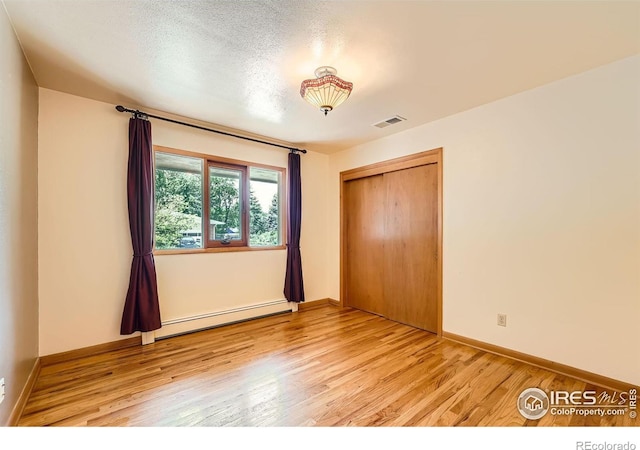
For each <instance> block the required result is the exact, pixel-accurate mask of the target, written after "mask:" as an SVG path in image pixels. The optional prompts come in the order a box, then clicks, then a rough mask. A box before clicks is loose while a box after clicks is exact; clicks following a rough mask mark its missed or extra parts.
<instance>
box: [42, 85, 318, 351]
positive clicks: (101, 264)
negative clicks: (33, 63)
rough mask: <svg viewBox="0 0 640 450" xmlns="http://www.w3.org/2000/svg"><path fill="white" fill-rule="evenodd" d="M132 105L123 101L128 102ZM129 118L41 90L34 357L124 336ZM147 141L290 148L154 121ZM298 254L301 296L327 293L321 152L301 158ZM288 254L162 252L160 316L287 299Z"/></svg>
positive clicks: (241, 154) (223, 149)
mask: <svg viewBox="0 0 640 450" xmlns="http://www.w3.org/2000/svg"><path fill="white" fill-rule="evenodd" d="M127 106H129V105H127ZM128 120H129V116H128V115H126V114H122V113H118V112H116V111H115V109H114V105H111V104H106V103H101V102H97V101H93V100H88V99H85V98H81V97H75V96H72V95H68V94H64V93H60V92H56V91H51V90H48V89H41V90H40V152H39V160H38V165H39V183H40V199H39V200H40V203H39V213H40V220H39V233H40V354H41V355H47V354H52V353H57V352H62V351H66V350H70V349H76V348H81V347H87V346H90V345H95V344H99V343H104V342H110V341H114V340H118V339H122V338H125V337H128V336H120V334H119V330H120V319H121V314H122V307H123V303H124V298H125V295H126V291H127V286H128V281H129V270H130V264H131V254H132V250H131V241H130V236H129V227H128V216H127V202H126V171H127V156H128V142H127V140H128V134H127V133H128V131H127V130H128ZM152 129H153V143H154V144H156V145H162V146H166V147H173V148H179V149H184V150H190V151H194V152H200V153H206V154H212V155H219V156H223V157H228V158H236V159H241V160H245V161H250V162H257V163H263V164H270V165H276V166H280V167H286V165H287V154H288V153H287V151H286V150H280V149H277V148H272V147H269V146H265V145H262V144H256V143H251V142H247V141H242V140H238V139H233V138H229V137H224V136H220V135H216V134H213V133H209V132H205V131H199V130H194V129H192V128H188V127H183V126H179V125H174V124H170V123H167V122H162V121H158V120H153V119H152ZM301 158H302V179H303V187H302V189H303V222H304V226H303V231H302V242H301V252H302V258H303V269H304V275H305V292H306V296H307V298H308V299H309V300H315V299H320V298H326V297H327V280H328V270H327V264H326V261H327V256H328V249H327V248H326V246H325V245H324V241H323V240H322V239H318V236H322V235H324V233H325V232H326V229H327V226H326V220H327V219H326V218H327V199H328V196H327V192H326V190H325V189H324V186H325V184H324V183H325V180H326V178H327V175H328V167H329V166H328V162H329V158H328V157H327V156H326V155H322V154H317V153H315V154H314V153H311V152H310V153H308V154H306V155H302V157H301ZM285 261H286V251H285V250H272V251H258V252H236V253H224V254H222V253H209V254H196V255H193V254H191V255H158V256H156V266H157V274H158V290H159V296H160V308H161V314H162V320H163V321H169V320H174V319H181V318H184V317H191V316H194V315H201V314H209V313H216V312H220V311H225V310H228V309H233V308H239V307H244V306H249V305H254V304H259V303H262V302H268V301H273V300H280V299H283V298H284V296H283V285H284V270H285Z"/></svg>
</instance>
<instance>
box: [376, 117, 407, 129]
mask: <svg viewBox="0 0 640 450" xmlns="http://www.w3.org/2000/svg"><path fill="white" fill-rule="evenodd" d="M403 120H407V119H405V118H404V117H401V116H393V117H391V118H390V119H387V120H383V121H382V122H378V123H374V124H373V126H374V127H378V128H384V127H388V126H389V125H395V124H396V123H398V122H402V121H403Z"/></svg>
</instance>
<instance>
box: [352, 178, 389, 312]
mask: <svg viewBox="0 0 640 450" xmlns="http://www.w3.org/2000/svg"><path fill="white" fill-rule="evenodd" d="M383 183H384V180H383V176H382V175H376V176H371V177H366V178H359V179H356V180H352V181H348V182H346V183H345V186H344V198H343V202H344V207H345V216H344V217H345V221H346V236H345V237H346V239H345V240H346V251H347V255H346V261H347V263H346V271H345V284H346V292H345V293H346V298H345V303H346V305H348V306H351V307H353V308H358V309H362V310H364V311H368V312H371V313H374V314H378V315H384V298H383V295H384V290H383V266H384V264H383V251H384V239H385V233H384V214H385V201H384V196H385V189H384V184H383Z"/></svg>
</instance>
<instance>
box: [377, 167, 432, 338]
mask: <svg viewBox="0 0 640 450" xmlns="http://www.w3.org/2000/svg"><path fill="white" fill-rule="evenodd" d="M383 177H384V187H385V191H386V195H385V197H386V203H385V211H384V214H383V217H384V223H385V226H384V235H385V244H384V304H385V306H384V308H385V315H386V316H387V317H388V318H389V319H391V320H395V321H398V322H401V323H405V324H407V325H411V326H415V327H417V328H421V329H424V330H427V331H431V332H434V333H437V328H438V306H437V305H438V299H437V295H438V278H437V277H438V270H437V267H438V266H437V250H438V168H437V165H436V164H429V165H423V166H419V167H413V168H410V169H404V170H398V171H395V172H388V173H385V174H384V175H383Z"/></svg>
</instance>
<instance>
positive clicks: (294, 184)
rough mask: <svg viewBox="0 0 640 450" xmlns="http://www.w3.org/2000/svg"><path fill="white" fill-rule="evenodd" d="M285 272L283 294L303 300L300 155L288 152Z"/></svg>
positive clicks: (294, 299)
mask: <svg viewBox="0 0 640 450" xmlns="http://www.w3.org/2000/svg"><path fill="white" fill-rule="evenodd" d="M287 217H288V222H287V274H286V275H285V279H284V296H285V297H286V298H287V300H289V301H290V302H296V303H300V302H304V286H303V283H302V260H301V258H300V226H301V223H302V185H301V181H300V155H298V154H297V153H295V152H291V153H289V214H287Z"/></svg>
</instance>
